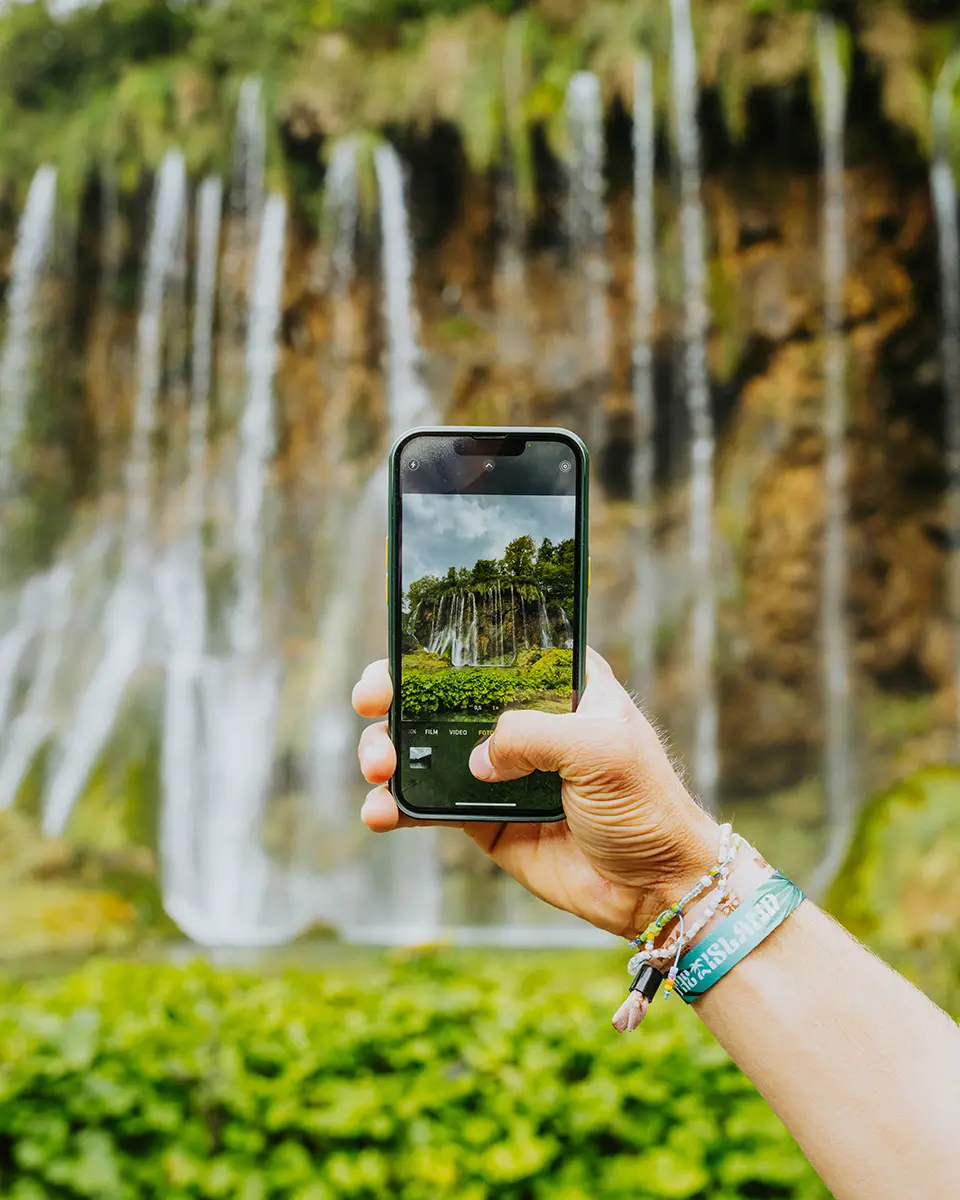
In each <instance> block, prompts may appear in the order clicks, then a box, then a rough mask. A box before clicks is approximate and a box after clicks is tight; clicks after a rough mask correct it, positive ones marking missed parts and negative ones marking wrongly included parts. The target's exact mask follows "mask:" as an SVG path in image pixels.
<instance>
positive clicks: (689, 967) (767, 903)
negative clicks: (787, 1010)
mask: <svg viewBox="0 0 960 1200" xmlns="http://www.w3.org/2000/svg"><path fill="white" fill-rule="evenodd" d="M803 899H804V896H803V892H801V891H800V889H799V888H798V887H797V885H796V884H795V883H791V882H790V880H789V879H787V878H786V876H784V875H781V874H780V872H779V871H777V872H776V873H775V874H773V875H771V876H770V878H769V879H767V880H766V881H765V882H764V883H761V885H760V886H759V887H758V888H757V890H756V891H755V892H754V893H753V895H752V896H751V897H750V898H749V899H748V900H746V901H745V902H744V903H743V904H741V906H740V908H739V909H737V911H736V912H735V913H733V914H732V915H731V916H729V917H727V918H726V920H724V921H722V922H721V923H720V924H719V925H718V926H717V928H716V929H714V930H713V931H712V932H711V933H709V934H708V935H707V937H706V938H704V940H703V941H702V942H700V943H698V944H697V945H696V946H694V947H693V949H692V950H688V951H687V953H686V954H685V955H684V956H683V958H681V960H680V964H679V966H678V968H677V978H676V983H675V984H674V990H675V991H676V993H677V995H678V996H680V997H682V998H683V1000H685V1001H686V1003H687V1004H692V1003H693V1002H694V1000H699V999H700V997H701V996H702V995H703V994H704V993H705V992H708V991H709V990H710V988H712V987H713V985H714V984H715V983H716V982H717V980H718V979H722V978H723V977H724V975H726V974H727V973H728V972H729V971H732V970H733V968H734V967H735V966H736V965H737V963H739V962H742V961H743V960H744V959H745V958H746V957H747V955H748V954H749V953H750V951H751V950H755V949H756V948H757V946H759V945H760V943H761V942H762V941H763V939H764V938H765V937H767V935H768V934H770V933H772V932H773V930H774V929H776V928H777V926H778V925H780V924H782V923H783V922H784V921H785V920H786V919H787V917H789V916H790V914H791V913H792V912H794V911H796V909H797V908H798V907H799V906H800V903H801V901H802V900H803Z"/></svg>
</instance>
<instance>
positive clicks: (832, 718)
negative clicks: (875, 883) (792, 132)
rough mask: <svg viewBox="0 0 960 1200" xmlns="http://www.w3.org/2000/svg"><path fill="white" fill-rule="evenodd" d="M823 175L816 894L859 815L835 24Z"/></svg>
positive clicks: (823, 74) (822, 47)
mask: <svg viewBox="0 0 960 1200" xmlns="http://www.w3.org/2000/svg"><path fill="white" fill-rule="evenodd" d="M817 64H818V70H819V77H820V94H821V98H822V99H821V103H822V114H821V120H822V144H823V171H824V200H823V231H822V242H821V256H822V269H823V290H824V329H825V337H826V361H825V363H824V416H823V431H824V480H823V486H824V499H825V527H824V548H823V585H822V586H823V595H822V599H821V613H820V620H821V654H822V668H823V701H824V788H825V795H826V816H827V842H826V847H825V850H824V854H823V857H822V859H821V861H820V863H819V864H818V865H817V869H816V871H815V874H814V879H813V881H812V882H811V891H812V893H813V894H814V895H817V894H819V893H820V892H821V891H822V889H823V888H824V887H826V886H827V885H828V884H829V883H830V881H831V880H832V879H833V877H834V875H835V874H836V872H837V871H838V870H839V868H840V866H841V864H842V862H843V859H844V857H845V855H846V852H847V847H848V844H849V840H850V835H851V832H852V825H853V816H854V812H855V809H856V799H855V794H854V779H853V758H852V742H851V690H850V640H849V639H850V635H849V630H848V628H847V617H846V606H847V587H848V575H849V566H848V562H847V549H846V529H847V461H846V434H847V394H846V352H845V346H844V334H843V322H844V313H845V307H844V283H845V280H846V273H847V247H846V236H847V235H846V196H845V185H844V123H845V119H846V79H845V77H844V72H843V66H842V65H841V61H840V48H839V44H838V31H837V26H836V25H835V23H834V22H833V21H832V20H831V19H829V18H827V17H823V18H821V19H820V20H819V21H818V23H817Z"/></svg>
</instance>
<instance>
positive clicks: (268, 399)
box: [230, 196, 287, 654]
mask: <svg viewBox="0 0 960 1200" xmlns="http://www.w3.org/2000/svg"><path fill="white" fill-rule="evenodd" d="M286 223H287V205H286V201H285V200H284V198H283V197H282V196H271V197H270V198H269V199H268V201H267V203H266V206H265V207H264V210H263V223H262V229H261V233H260V244H259V248H258V251H257V258H256V264H255V268H254V276H253V288H252V293H251V298H250V320H249V332H248V336H247V356H246V362H247V371H246V375H247V394H246V399H245V401H244V406H243V417H242V420H241V424H240V453H239V458H238V462H237V479H236V493H235V503H236V517H235V521H234V552H235V555H236V563H237V584H236V587H237V596H236V604H235V607H234V610H233V612H232V614H231V620H230V635H231V641H232V644H233V647H234V649H235V650H236V651H238V652H239V653H241V654H250V653H253V652H254V651H255V650H257V649H258V648H259V646H260V641H261V628H260V621H261V617H260V593H261V590H262V586H263V581H262V579H261V574H262V560H263V538H264V534H265V529H264V505H265V501H266V492H267V470H268V466H269V462H270V458H271V456H272V455H273V449H274V414H273V376H274V372H275V371H276V366H277V331H278V328H279V324H280V313H281V300H282V294H283V269H284V253H283V250H284V239H285V236H286Z"/></svg>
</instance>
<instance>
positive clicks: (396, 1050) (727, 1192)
mask: <svg viewBox="0 0 960 1200" xmlns="http://www.w3.org/2000/svg"><path fill="white" fill-rule="evenodd" d="M491 963H492V957H490V956H485V957H480V956H477V955H469V956H468V955H457V954H452V953H436V954H433V953H424V954H419V955H413V956H405V957H402V958H394V960H393V961H392V962H391V963H389V964H387V965H383V963H382V960H380V959H379V958H378V959H377V960H375V962H374V963H371V962H369V961H364V962H362V963H360V964H356V963H354V964H345V965H344V966H343V967H342V968H332V969H330V970H328V971H325V972H324V973H322V974H319V973H316V974H315V973H306V972H302V973H294V972H290V973H285V974H282V975H278V976H274V977H266V978H264V977H260V978H258V977H255V976H250V975H246V974H238V973H231V972H222V973H221V972H217V971H215V970H213V969H211V968H208V967H206V966H201V965H195V966H192V967H189V968H186V969H181V968H174V967H167V966H148V965H130V964H107V965H104V964H100V965H97V966H91V967H88V968H87V969H85V970H83V971H81V972H79V973H78V974H75V975H72V976H70V977H68V978H65V979H62V980H59V981H56V982H43V983H34V984H30V985H25V986H19V987H8V988H6V989H5V991H4V992H3V994H2V1002H0V1063H2V1073H0V1079H2V1087H0V1194H2V1195H3V1196H5V1197H9V1198H10V1200H39V1198H41V1197H53V1196H56V1197H65V1198H66V1197H70V1198H72V1197H96V1198H97V1200H128V1198H137V1200H140V1198H142V1200H152V1198H154V1197H156V1198H157V1200H160V1198H163V1200H174V1198H186V1197H197V1198H200V1197H224V1198H229V1200H268V1198H269V1200H336V1198H340V1197H344V1198H346V1197H351V1198H357V1200H383V1197H385V1196H396V1197H402V1198H403V1200H443V1198H444V1197H450V1198H456V1200H484V1198H486V1197H490V1198H491V1200H492V1198H493V1197H496V1198H497V1200H608V1198H609V1200H621V1198H626V1197H630V1198H631V1200H657V1198H663V1200H737V1198H739V1197H743V1198H744V1200H746V1198H747V1197H766V1198H769V1200H827V1193H826V1191H825V1190H824V1189H823V1187H822V1186H821V1185H820V1184H819V1183H818V1182H817V1180H816V1179H815V1178H814V1176H813V1174H812V1172H811V1170H810V1169H809V1167H808V1166H807V1165H806V1163H805V1162H804V1160H803V1158H802V1157H801V1155H800V1152H799V1150H798V1149H797V1147H796V1146H795V1144H794V1143H793V1141H792V1140H791V1138H790V1137H789V1136H788V1134H787V1133H786V1131H785V1130H784V1128H783V1127H782V1125H781V1124H780V1122H779V1121H778V1120H777V1119H776V1118H775V1117H774V1116H773V1114H772V1113H771V1111H770V1109H769V1108H768V1107H767V1105H766V1104H765V1103H764V1101H763V1100H761V1099H760V1097H759V1096H758V1095H757V1093H756V1092H755V1090H754V1089H753V1087H752V1086H751V1084H750V1083H749V1082H748V1081H747V1080H746V1079H745V1078H744V1077H743V1076H742V1075H741V1074H740V1072H739V1071H738V1070H736V1068H734V1067H733V1065H732V1064H731V1063H730V1061H729V1060H728V1059H727V1057H726V1055H725V1054H724V1052H723V1051H722V1050H721V1049H720V1048H719V1047H718V1046H717V1045H716V1044H715V1043H714V1042H713V1040H712V1039H711V1038H710V1037H709V1035H707V1034H706V1033H705V1032H704V1031H703V1029H702V1028H701V1027H700V1026H699V1025H698V1023H697V1021H696V1019H695V1018H694V1016H693V1015H692V1014H691V1013H689V1012H687V1011H686V1010H684V1009H682V1007H681V1006H679V1005H676V1006H670V1005H665V1004H661V1003H657V1004H656V1005H655V1006H654V1009H653V1012H652V1013H651V1016H650V1018H649V1023H648V1024H647V1025H645V1027H644V1029H643V1032H642V1034H640V1035H637V1036H636V1037H633V1038H621V1037H618V1036H617V1035H616V1034H615V1033H614V1032H613V1031H612V1030H611V1028H610V1023H609V1022H610V1013H611V1012H612V1011H613V1008H614V1007H615V1006H616V1003H617V1002H618V1000H619V999H620V997H621V992H622V984H623V979H624V976H623V962H622V956H620V955H607V954H598V953H593V954H576V953H568V954H563V955H550V956H549V957H547V956H545V955H534V956H530V955H529V954H525V955H522V956H521V955H510V954H508V955H504V954H502V953H498V955H497V956H496V965H495V966H493V965H491Z"/></svg>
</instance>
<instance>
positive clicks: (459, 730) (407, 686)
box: [400, 494, 577, 808]
mask: <svg viewBox="0 0 960 1200" xmlns="http://www.w3.org/2000/svg"><path fill="white" fill-rule="evenodd" d="M575 534H576V500H575V498H574V497H573V496H572V495H571V496H529V495H523V496H519V495H434V494H423V495H407V496H405V497H404V500H403V551H402V575H403V615H402V624H401V638H402V659H401V673H400V674H401V677H400V698H401V722H402V729H401V738H400V754H401V766H400V775H401V780H402V782H403V787H404V792H405V794H411V793H413V794H414V795H415V797H416V803H418V804H420V805H422V806H424V807H445V806H447V805H449V804H450V803H453V804H457V803H464V802H466V803H478V804H480V803H489V802H490V801H491V800H492V799H493V795H492V794H491V793H490V791H489V790H488V788H487V785H484V784H481V783H478V781H477V780H476V779H473V778H472V776H471V775H470V772H469V770H468V766H467V761H468V757H469V752H470V750H471V749H472V747H473V746H475V745H476V744H477V743H478V742H479V741H481V740H482V739H483V738H485V737H487V736H488V734H490V733H491V732H492V729H493V726H494V724H495V722H496V720H497V717H498V716H499V715H500V714H501V713H503V712H506V711H508V710H510V709H536V710H539V711H541V712H551V713H563V712H569V711H570V709H571V707H572V704H573V658H574V645H573V623H572V621H571V618H570V616H569V615H568V614H572V613H574V612H575V611H576V596H575V592H576V552H577V545H576V536H575ZM426 772H429V774H426ZM506 787H507V788H508V789H510V796H509V797H508V794H507V792H506V791H503V790H501V791H500V792H498V793H497V799H498V801H500V802H506V801H507V800H508V799H511V798H512V800H513V801H516V802H517V803H523V804H527V805H530V806H532V807H535V808H549V807H551V806H555V805H556V802H557V785H556V782H555V781H548V780H546V779H545V778H543V777H541V778H538V779H533V778H531V779H530V780H524V781H521V782H518V783H517V784H511V785H506Z"/></svg>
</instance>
